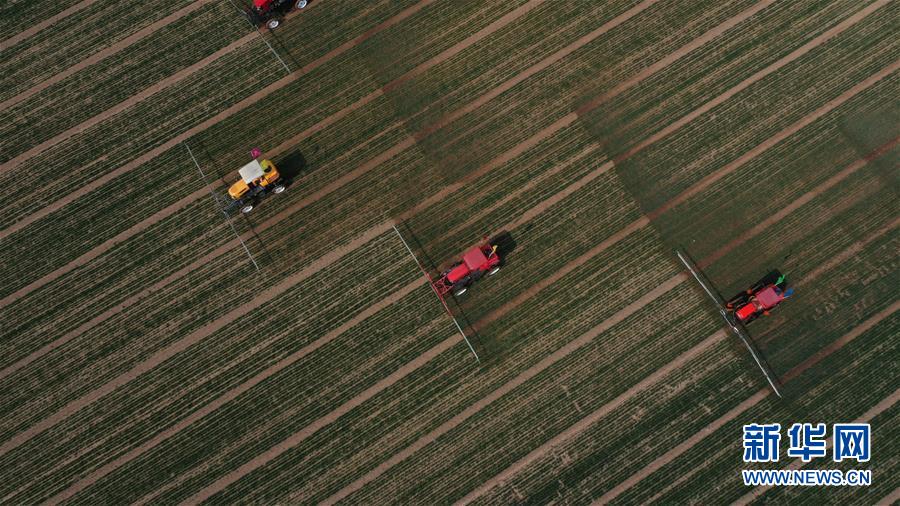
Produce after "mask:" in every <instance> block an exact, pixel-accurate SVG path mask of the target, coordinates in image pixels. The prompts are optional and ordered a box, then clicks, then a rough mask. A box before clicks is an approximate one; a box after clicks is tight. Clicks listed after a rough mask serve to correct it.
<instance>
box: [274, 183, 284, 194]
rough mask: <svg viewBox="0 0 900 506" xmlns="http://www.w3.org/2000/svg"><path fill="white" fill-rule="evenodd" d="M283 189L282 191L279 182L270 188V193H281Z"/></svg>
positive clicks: (282, 187)
mask: <svg viewBox="0 0 900 506" xmlns="http://www.w3.org/2000/svg"><path fill="white" fill-rule="evenodd" d="M283 191H284V185H283V184H280V185H278V186H276V187H275V188H272V193H281V192H283Z"/></svg>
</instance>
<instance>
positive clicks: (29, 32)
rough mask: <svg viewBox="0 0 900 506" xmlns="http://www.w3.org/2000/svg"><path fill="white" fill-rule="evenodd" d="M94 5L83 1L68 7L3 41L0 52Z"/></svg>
mask: <svg viewBox="0 0 900 506" xmlns="http://www.w3.org/2000/svg"><path fill="white" fill-rule="evenodd" d="M95 3H97V0H83V1H82V2H79V3H77V4H75V5H73V6H71V7H69V8H68V9H66V10H64V11H62V12H60V13H59V14H54V15H53V16H50V17H49V18H47V19H45V20H44V21H41V22H40V23H37V24H36V25H34V26H32V27H30V28H28V29H26V30H23V31H21V32H19V33H17V34H15V35H13V36H12V37H10V38H8V39H6V40H4V41H3V42H0V51H5V50H7V49H9V48H11V47H13V46H15V45H16V44H19V43H20V42H22V41H25V40H27V39H30V38H31V37H33V36H35V35H37V33H38V32H40V31H42V30H46V29H47V28H49V27H50V26H52V25H53V24H55V23H57V22H58V21H60V20H62V19H64V18H67V17H69V16H71V15H72V14H75V13H76V12H78V11H80V10H83V9H85V8H87V7H90V6H91V5H93V4H95Z"/></svg>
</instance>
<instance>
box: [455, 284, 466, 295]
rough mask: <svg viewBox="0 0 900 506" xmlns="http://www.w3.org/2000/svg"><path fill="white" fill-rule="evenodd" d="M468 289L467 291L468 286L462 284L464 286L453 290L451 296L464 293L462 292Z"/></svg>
mask: <svg viewBox="0 0 900 506" xmlns="http://www.w3.org/2000/svg"><path fill="white" fill-rule="evenodd" d="M468 291H469V287H467V286H464V287H462V288H459V289H457V290H453V296H454V297H459V296H460V295H462V294H464V293H466V292H468Z"/></svg>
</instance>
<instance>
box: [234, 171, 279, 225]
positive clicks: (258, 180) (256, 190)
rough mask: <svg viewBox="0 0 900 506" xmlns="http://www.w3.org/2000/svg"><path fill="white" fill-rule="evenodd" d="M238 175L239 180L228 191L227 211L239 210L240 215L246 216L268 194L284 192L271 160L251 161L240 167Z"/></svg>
mask: <svg viewBox="0 0 900 506" xmlns="http://www.w3.org/2000/svg"><path fill="white" fill-rule="evenodd" d="M238 174H240V175H241V179H240V180H238V181H237V182H236V183H234V184H233V185H231V187H230V188H229V189H228V196H229V197H231V205H230V206H229V207H228V209H229V210H232V209H234V208H240V210H241V212H242V213H244V214H247V213H249V212H250V211H252V210H253V208H254V207H256V205H257V204H259V202H260V200H262V199H263V198H265V197H266V196H268V195H269V194H271V193H276V194H277V193H281V192H283V191H284V188H285V186H284V181H282V177H281V174H279V173H278V169H277V168H276V167H275V164H274V163H272V160H262V161H259V160H253V161H252V162H250V163H248V164H247V165H244V166H243V167H241V168H240V169H239V170H238Z"/></svg>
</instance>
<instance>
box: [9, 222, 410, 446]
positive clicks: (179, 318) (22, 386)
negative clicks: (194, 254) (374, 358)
mask: <svg viewBox="0 0 900 506" xmlns="http://www.w3.org/2000/svg"><path fill="white" fill-rule="evenodd" d="M389 239H391V240H392V239H393V238H391V237H389ZM392 242H393V241H392ZM395 246H396V245H395ZM365 251H366V250H363V253H364V252H365ZM354 253H355V254H357V253H356V252H354ZM355 254H354V255H352V256H351V257H350V258H353V257H355ZM363 258H365V257H364V256H363ZM347 261H349V260H348V259H347V258H345V259H343V262H347ZM297 270H299V269H297ZM346 270H347V272H348V273H352V272H353V270H350V269H346ZM323 276H325V274H323V273H319V274H317V277H318V278H319V279H321V278H322V277H323ZM342 277H343V278H344V279H343V282H344V283H345V285H344V286H345V288H347V287H352V286H358V285H360V281H359V274H358V273H357V274H356V275H350V274H346V273H342ZM313 279H315V278H313ZM401 279H402V278H401ZM266 281H267V280H263V282H264V283H266ZM307 282H310V281H307ZM266 284H268V285H269V286H271V285H273V284H274V283H273V282H271V281H269V282H267V283H266ZM208 285H209V286H203V287H202V288H201V287H198V288H200V289H198V292H200V293H198V294H197V295H198V296H201V297H202V296H203V292H202V291H201V290H206V291H210V290H211V291H212V294H214V296H215V297H216V298H218V299H219V300H220V301H221V302H219V304H227V302H228V299H224V298H223V296H222V295H220V294H228V292H229V291H231V292H236V293H235V294H234V295H238V297H236V298H234V299H232V300H241V301H244V300H247V297H246V296H245V297H240V294H241V293H242V291H239V290H235V289H234V288H233V287H232V286H227V285H226V286H217V285H221V282H220V283H215V282H213V283H209V284H208ZM248 285H249V284H248ZM250 286H252V285H250ZM301 286H304V284H301V285H298V287H294V288H293V289H294V290H300V289H301V288H299V287H301ZM363 286H364V285H363ZM373 288H377V287H373ZM243 293H246V292H243ZM369 297H371V295H370V296H369ZM201 300H202V299H201ZM360 300H361V301H366V300H367V299H366V298H361V299H360ZM374 300H377V299H373V300H372V301H373V302H374ZM215 302H216V301H215V299H212V300H209V302H208V304H207V306H206V307H202V309H203V310H205V311H212V310H214V309H216V308H217V307H218V308H222V309H224V310H225V311H227V309H230V308H233V307H234V304H233V302H232V303H231V304H229V305H221V306H220V305H219V304H215ZM361 303H362V302H361ZM316 307H319V309H320V310H324V308H321V306H316V305H310V307H309V309H307V310H308V311H314V310H315V308H316ZM167 309H169V308H157V309H156V311H155V313H156V314H154V313H153V312H151V313H150V314H145V315H144V316H143V318H142V319H141V320H142V321H141V322H140V324H141V325H142V326H143V325H156V326H158V327H159V330H158V331H151V330H150V329H146V328H145V329H143V334H144V335H143V339H142V340H140V341H135V340H134V337H136V336H129V335H128V333H127V332H126V333H124V335H123V333H122V332H121V330H120V329H119V328H112V329H110V328H109V325H108V323H109V322H107V324H106V325H104V326H102V327H100V328H98V329H96V330H94V331H92V332H90V333H89V337H90V339H89V340H87V341H85V339H84V338H85V337H88V336H82V337H81V338H80V339H79V340H77V341H73V342H71V343H69V345H67V346H66V347H64V348H61V349H59V350H56V351H55V352H54V355H57V354H61V353H60V352H66V351H67V352H68V353H67V354H68V355H76V354H79V353H77V352H81V353H80V354H82V355H83V354H84V353H85V352H88V350H89V351H90V353H92V354H93V356H91V357H88V358H89V360H88V361H86V362H85V364H84V365H88V364H90V365H89V370H90V368H97V369H96V370H97V371H103V374H105V375H109V374H111V373H112V374H120V373H122V372H124V371H126V370H128V369H130V367H131V366H133V365H134V364H135V363H136V362H137V361H138V360H139V359H140V358H141V356H140V355H142V354H149V353H148V351H155V350H157V349H160V348H162V346H163V345H164V344H166V343H165V341H166V340H169V341H175V340H176V338H179V337H184V336H185V334H187V333H188V332H192V331H194V330H195V329H197V328H198V327H200V325H198V324H200V323H203V322H204V321H207V320H206V318H207V317H203V316H202V315H198V314H197V313H198V312H199V309H201V308H197V307H183V305H182V307H178V306H176V307H175V309H176V313H175V314H173V312H172V311H167ZM343 309H345V310H349V309H352V306H350V308H349V309H348V308H347V307H344V308H343ZM225 311H222V310H220V312H219V314H221V313H222V312H225ZM160 313H161V314H160ZM178 313H180V314H178ZM211 314H213V315H215V314H216V313H211ZM266 314H278V312H277V311H274V310H273V309H272V308H269V309H268V311H266ZM157 315H159V316H157ZM157 318H158V320H157ZM198 320H199V321H198ZM240 323H241V320H239V321H238V322H237V323H236V325H238V328H241V327H240ZM176 325H182V326H183V328H184V331H185V334H181V335H179V334H180V333H179V332H177V331H176V330H175V329H170V328H168V327H173V326H176ZM336 325H337V324H335V326H336ZM104 328H105V329H107V332H104V331H103V330H104ZM109 330H112V332H109ZM157 332H159V333H160V334H162V335H160V336H159V339H158V340H154V339H150V336H151V335H155V334H157ZM248 337H250V338H251V342H252V340H253V339H258V337H257V336H255V335H250V336H248ZM104 341H106V343H104ZM103 344H106V347H104V346H103ZM245 344H246V343H245ZM79 345H80V346H81V347H82V348H80V349H79ZM84 347H86V348H88V349H87V350H86V349H84ZM132 347H134V348H135V349H131V348H132ZM73 352H75V353H73ZM46 362H48V364H47V365H49V366H51V367H53V369H52V370H55V371H56V372H57V377H55V378H54V379H53V381H45V382H42V383H38V382H35V383H37V384H34V383H32V382H31V381H30V379H31V378H33V377H35V376H37V377H40V376H43V371H42V369H43V365H44V363H45V362H43V361H42V363H39V364H38V365H37V366H35V367H32V368H30V369H29V370H28V373H27V374H25V375H18V376H16V377H15V380H16V381H17V384H16V388H15V391H16V395H14V396H10V398H9V399H5V401H7V402H5V403H4V409H18V411H21V412H22V413H19V414H20V415H21V417H23V418H24V417H28V418H30V417H34V416H40V415H41V413H42V412H43V414H45V415H49V414H50V413H52V412H53V411H54V410H56V409H58V408H59V407H60V406H59V405H58V404H57V402H59V401H57V402H51V401H50V399H65V398H66V397H70V396H73V395H78V394H81V393H84V391H86V390H89V389H93V388H95V387H97V386H99V385H101V384H102V383H103V382H104V379H102V378H98V377H90V376H89V379H88V380H87V381H85V379H87V378H84V379H81V380H80V381H75V382H72V381H71V379H70V378H68V377H67V376H66V375H65V374H63V371H62V370H61V369H62V368H61V367H60V364H54V363H53V361H52V360H47V361H46ZM79 362H80V360H76V359H74V358H70V359H69V363H67V364H66V365H67V366H69V367H71V368H72V369H73V371H77V372H78V373H79V374H81V375H83V374H84V373H85V370H83V369H80V368H79V367H78V366H79V365H80V364H79ZM112 364H115V365H114V366H113V367H112V368H111V370H109V369H107V368H108V367H109V366H111V365H112ZM104 366H106V367H104ZM69 367H67V369H68V368H69ZM95 376H101V373H99V372H97V373H96V375H95ZM109 379H111V378H106V379H105V380H109ZM26 385H33V388H27V387H26ZM37 399H40V400H41V402H40V403H39V404H38V405H39V406H40V408H41V409H40V410H37V411H32V410H30V409H26V408H27V407H28V405H25V406H22V405H21V404H13V403H14V402H17V403H21V402H25V401H28V404H34V403H35V401H36V400H37ZM25 419H26V420H27V418H25ZM5 422H7V425H4V426H3V428H4V429H6V430H9V426H10V424H14V423H15V424H18V423H21V422H23V419H21V418H19V417H12V416H10V417H7V419H6V420H5Z"/></svg>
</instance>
